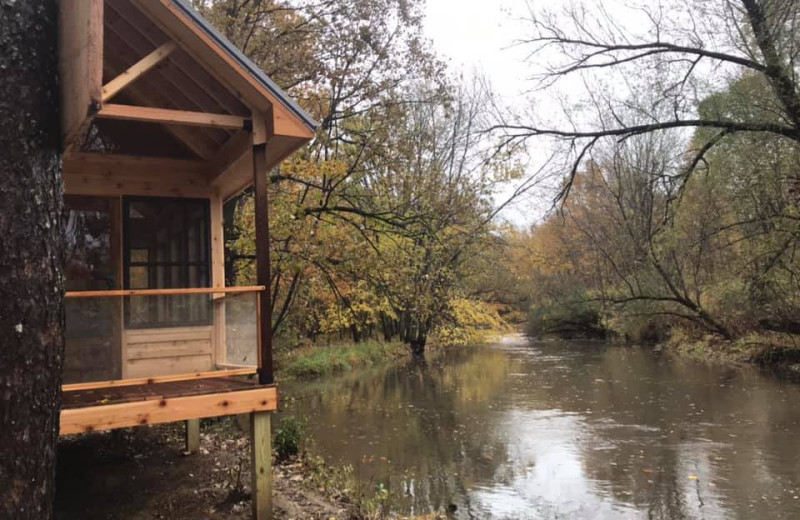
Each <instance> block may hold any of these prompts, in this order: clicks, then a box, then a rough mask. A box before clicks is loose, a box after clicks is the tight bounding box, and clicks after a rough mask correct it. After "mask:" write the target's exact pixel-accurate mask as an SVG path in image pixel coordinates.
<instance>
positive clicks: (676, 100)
mask: <svg viewBox="0 0 800 520" xmlns="http://www.w3.org/2000/svg"><path fill="white" fill-rule="evenodd" d="M529 12H530V17H529V19H528V21H529V23H530V27H531V29H532V35H531V36H530V38H528V39H526V40H524V41H522V42H520V45H523V46H525V47H527V48H530V54H529V59H530V61H531V62H532V63H536V64H537V65H539V66H541V67H542V68H543V72H542V73H541V74H540V75H538V76H537V78H536V79H537V81H538V83H537V88H538V89H544V90H545V91H552V90H553V89H560V88H561V86H562V85H564V82H565V81H570V80H572V81H576V80H577V81H582V82H583V85H584V87H585V89H584V90H585V92H586V94H587V99H586V103H584V104H583V107H584V108H585V107H588V111H589V114H582V115H581V116H578V115H577V113H578V111H579V110H578V109H577V108H576V107H575V106H565V107H564V109H565V110H564V115H565V116H566V117H565V118H564V121H563V122H562V123H556V124H552V125H551V124H548V123H544V122H542V121H537V120H535V119H538V118H532V117H530V116H528V117H526V116H521V117H520V116H516V117H514V116H503V117H501V118H500V120H499V121H498V123H497V125H496V126H495V127H494V128H493V130H500V131H501V132H502V135H503V140H502V144H501V146H502V145H505V144H510V143H515V142H519V141H526V140H529V139H531V138H537V137H542V138H550V139H552V140H554V141H555V142H556V143H559V144H560V145H561V146H563V147H564V149H563V150H562V151H564V152H565V154H564V155H562V157H565V158H566V159H567V161H568V162H567V168H566V169H567V171H568V175H567V182H566V183H564V184H563V187H562V189H561V190H560V192H559V195H558V199H563V198H564V197H565V196H567V195H568V194H569V191H570V189H571V187H572V181H573V180H574V178H575V175H576V174H577V172H578V171H579V168H580V166H581V164H582V163H583V162H584V161H586V160H587V159H588V158H589V157H591V153H592V150H593V149H594V148H595V146H597V145H598V143H599V142H601V141H603V140H615V141H618V142H619V141H624V140H626V139H628V138H630V137H632V136H636V135H641V134H645V133H650V132H658V131H664V130H669V129H688V130H690V131H691V130H694V129H700V128H704V129H710V130H713V131H714V134H713V136H712V137H711V138H709V139H707V140H705V142H703V143H698V144H696V145H695V146H694V147H693V148H692V149H691V150H690V153H691V155H690V156H689V157H687V158H686V160H685V161H684V164H683V166H682V170H683V171H682V172H680V174H681V175H683V176H684V177H686V176H688V175H690V174H691V173H692V171H694V169H695V168H697V167H698V165H700V164H702V163H703V158H704V156H705V155H706V154H707V153H708V152H709V150H710V149H712V148H713V147H714V146H716V145H718V144H719V143H720V142H721V141H723V140H725V139H728V138H729V137H730V136H732V135H733V134H737V133H743V132H760V133H768V134H772V135H775V136H777V138H779V139H789V140H792V141H800V91H799V89H798V72H800V69H799V68H798V64H799V63H800V62H798V53H800V31H799V30H798V24H800V2H798V1H797V0H660V1H657V2H642V3H641V4H640V5H638V6H637V5H634V6H630V5H625V6H622V5H620V6H619V8H615V7H614V5H613V2H608V1H602V0H585V1H583V2H579V3H571V4H569V6H568V7H565V8H563V9H562V10H559V11H543V10H542V9H541V3H539V2H530V3H529ZM623 15H625V18H626V19H627V21H624V20H623V19H622V18H623ZM746 75H751V76H756V77H758V78H760V79H761V80H763V83H764V84H765V86H766V88H765V91H764V92H763V93H762V95H760V96H748V97H747V98H743V99H742V100H741V103H742V104H743V105H745V106H747V107H748V108H750V109H751V110H747V111H738V112H737V113H736V114H733V113H730V112H728V111H719V112H717V113H702V114H701V113H700V112H699V111H698V106H699V103H700V101H701V100H702V99H703V98H705V97H707V96H709V95H711V94H714V93H719V92H723V91H724V90H725V89H726V88H727V87H728V84H729V83H730V81H731V80H733V79H736V78H741V77H744V76H746Z"/></svg>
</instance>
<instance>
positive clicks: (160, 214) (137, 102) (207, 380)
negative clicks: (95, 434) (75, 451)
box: [59, 0, 316, 518]
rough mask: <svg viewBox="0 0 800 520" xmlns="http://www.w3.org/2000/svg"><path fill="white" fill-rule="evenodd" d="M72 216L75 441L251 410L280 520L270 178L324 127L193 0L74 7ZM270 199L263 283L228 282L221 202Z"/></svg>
mask: <svg viewBox="0 0 800 520" xmlns="http://www.w3.org/2000/svg"><path fill="white" fill-rule="evenodd" d="M59 25H60V41H59V56H60V74H61V83H62V87H61V89H62V91H61V94H62V103H61V106H62V136H63V143H64V154H63V172H64V183H65V205H66V208H67V225H66V233H67V243H68V255H67V256H68V258H67V265H66V286H67V294H66V334H65V335H66V355H65V360H64V386H63V390H64V393H63V396H64V398H63V403H64V404H63V411H62V413H61V434H62V435H65V434H74V433H80V432H89V431H95V430H107V429H113V428H123V427H131V426H137V425H148V424H155V423H163V422H172V421H187V448H188V449H190V450H191V449H195V448H196V443H197V440H198V435H199V419H200V418H205V417H217V416H223V415H233V414H245V413H247V414H252V417H251V421H250V422H251V435H252V441H253V442H252V446H253V448H252V457H253V468H254V471H253V486H252V487H253V495H254V497H253V505H254V512H255V515H256V517H257V518H268V517H270V516H271V497H270V477H269V476H270V437H269V418H270V412H272V411H274V410H275V409H276V408H277V404H278V390H277V386H276V385H275V382H274V380H273V373H272V344H271V343H272V342H271V338H272V336H271V326H270V315H271V305H270V301H269V292H268V291H267V290H266V289H265V287H266V286H268V285H269V217H268V211H267V181H268V177H267V176H268V172H269V170H270V169H271V168H273V167H275V166H276V165H278V164H279V163H280V162H281V161H282V160H283V159H285V158H286V157H288V156H289V155H290V154H292V153H293V152H294V151H296V150H297V149H299V148H300V147H302V146H303V145H304V144H305V143H307V142H308V141H309V140H310V139H311V138H312V137H313V135H314V130H315V125H316V123H315V122H314V121H313V120H312V119H311V118H310V117H309V116H308V115H307V114H306V113H305V112H304V111H303V110H302V109H301V108H300V107H299V106H298V105H297V104H296V103H295V102H294V101H292V100H291V99H290V98H289V97H288V96H287V95H286V94H285V93H283V92H282V91H281V90H280V89H279V88H278V87H277V86H276V85H275V84H274V83H273V82H272V81H271V80H270V79H269V78H268V77H267V76H266V75H265V74H264V73H263V72H262V71H261V70H259V68H258V67H256V66H255V65H254V64H253V63H252V62H251V61H250V60H248V59H247V58H246V57H245V56H244V55H242V53H240V52H239V51H238V50H237V49H236V48H235V47H234V46H233V45H232V44H231V43H230V42H228V41H227V40H226V39H225V38H224V37H223V36H222V35H221V34H220V33H219V32H217V31H216V30H215V29H214V28H213V27H211V25H210V24H209V23H208V22H207V21H205V20H204V19H203V18H202V17H201V16H200V15H199V14H198V13H197V12H196V11H195V10H194V9H193V8H192V7H191V6H190V5H189V4H188V3H187V2H186V1H185V0H62V1H61V2H60V20H59ZM251 188H252V189H253V191H254V194H255V200H256V257H257V273H258V276H257V278H258V282H257V283H258V285H257V286H254V287H226V286H225V269H224V263H225V258H224V257H225V253H224V236H223V204H224V203H225V201H227V200H229V199H231V198H232V197H235V196H237V195H238V194H240V193H241V192H242V191H243V190H245V189H251Z"/></svg>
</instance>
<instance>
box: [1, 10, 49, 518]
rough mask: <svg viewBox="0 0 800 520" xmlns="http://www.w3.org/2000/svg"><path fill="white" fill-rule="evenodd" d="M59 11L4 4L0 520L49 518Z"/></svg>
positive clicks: (2, 18) (2, 30) (2, 57)
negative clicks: (9, 519)
mask: <svg viewBox="0 0 800 520" xmlns="http://www.w3.org/2000/svg"><path fill="white" fill-rule="evenodd" d="M56 17H57V5H56V2H55V1H51V0H36V1H34V0H30V1H25V2H3V3H2V4H0V42H2V52H0V70H2V71H3V73H2V76H0V150H2V153H0V428H2V432H3V433H2V442H0V483H2V484H1V485H0V518H15V519H16V518H19V519H26V518H30V519H37V520H39V519H47V518H52V516H53V512H52V510H53V498H54V480H55V456H56V453H55V451H56V440H57V439H58V431H59V428H58V424H59V409H60V406H61V367H62V360H63V354H64V337H63V327H64V317H63V304H62V296H63V276H62V270H63V263H64V257H63V255H64V234H63V229H62V225H61V206H62V181H61V162H60V157H59V124H58V83H57V78H58V71H57V63H58V61H57V55H56V45H57V42H56V37H57V35H56Z"/></svg>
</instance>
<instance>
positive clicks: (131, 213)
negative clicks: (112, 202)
mask: <svg viewBox="0 0 800 520" xmlns="http://www.w3.org/2000/svg"><path fill="white" fill-rule="evenodd" d="M123 216H124V236H125V247H124V262H125V264H124V265H125V269H124V275H125V288H126V289H172V288H191V287H209V286H210V283H209V282H210V267H211V265H210V247H209V242H210V239H209V202H208V201H207V200H201V199H169V198H140V197H135V198H134V197H128V198H125V200H124V209H123ZM126 308H127V309H128V312H126V324H127V325H128V326H129V327H136V328H142V327H177V326H186V325H199V324H207V323H209V322H210V317H211V314H210V306H209V296H208V295H180V296H176V295H167V296H141V297H138V296H134V297H131V298H130V302H129V304H128V305H127V306H126Z"/></svg>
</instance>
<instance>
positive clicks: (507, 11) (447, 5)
mask: <svg viewBox="0 0 800 520" xmlns="http://www.w3.org/2000/svg"><path fill="white" fill-rule="evenodd" d="M526 10H527V8H526V5H525V0H427V8H426V21H425V29H426V34H427V36H428V38H430V39H431V40H432V41H433V44H434V47H435V49H436V51H437V52H438V53H439V54H440V55H441V56H442V57H443V58H444V59H446V60H448V61H449V64H450V66H451V69H452V70H453V71H464V72H465V73H466V74H470V73H472V72H474V71H477V72H478V73H480V74H483V75H484V76H485V77H486V78H487V79H488V80H489V81H490V83H491V85H492V87H493V90H494V92H495V93H496V94H497V96H498V97H499V99H500V101H501V102H502V103H504V104H506V105H515V106H519V105H522V104H525V98H526V97H525V95H524V91H525V90H526V89H527V88H530V87H531V84H530V82H529V81H527V80H526V78H527V77H529V76H530V74H531V72H532V71H531V70H530V67H529V66H528V65H527V64H526V63H524V57H525V50H524V48H522V47H519V46H515V45H514V43H515V42H516V41H517V40H519V39H520V38H522V37H524V36H525V30H524V24H522V23H521V22H520V21H519V18H520V17H521V16H522V15H524V14H525V13H526ZM510 194H511V188H510V189H509V191H508V193H500V194H498V196H497V199H498V201H501V200H505V198H507V196H508V195H510ZM533 206H538V207H539V208H541V205H540V204H537V205H532V204H531V203H530V201H528V200H526V201H521V202H519V203H517V204H515V205H514V207H512V208H509V209H507V210H505V211H504V212H503V217H504V218H506V219H508V220H510V221H512V222H514V223H515V224H517V225H524V224H528V223H531V222H532V221H534V220H536V219H537V218H540V217H541V214H542V211H541V210H540V209H535V208H534V207H533Z"/></svg>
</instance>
